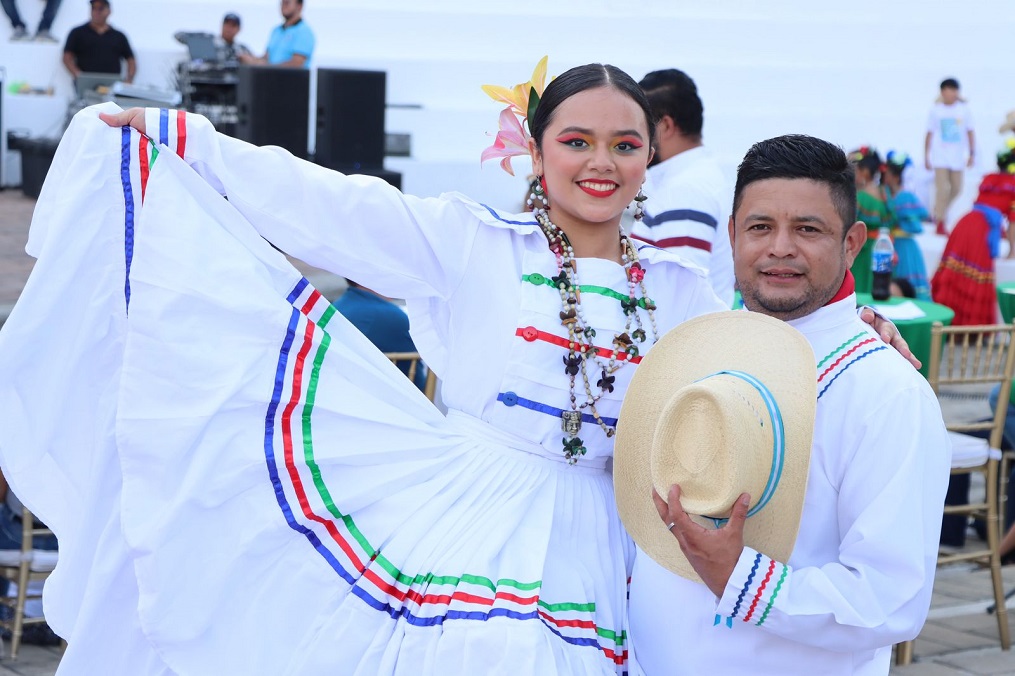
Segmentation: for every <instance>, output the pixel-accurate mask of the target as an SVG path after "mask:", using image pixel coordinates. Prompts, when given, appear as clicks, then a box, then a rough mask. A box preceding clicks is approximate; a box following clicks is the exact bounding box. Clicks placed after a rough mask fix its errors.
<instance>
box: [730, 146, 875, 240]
mask: <svg viewBox="0 0 1015 676" xmlns="http://www.w3.org/2000/svg"><path fill="white" fill-rule="evenodd" d="M770 178H803V179H809V180H811V181H817V182H819V183H824V184H825V185H827V186H828V190H829V192H830V193H831V197H832V204H833V205H834V207H835V210H836V212H838V214H839V217H840V218H842V224H843V228H842V236H843V238H845V236H846V232H847V231H848V230H849V228H850V226H851V225H853V223H854V222H856V179H855V177H854V175H853V168H852V167H851V166H850V164H849V161H848V160H847V159H846V153H844V152H843V151H842V148H840V147H839V146H837V145H835V144H834V143H829V142H828V141H823V140H821V139H819V138H814V137H813V136H805V135H803V134H789V135H786V136H777V137H776V138H770V139H768V140H767V141H761V142H760V143H755V144H754V145H753V146H751V149H750V150H748V151H747V154H746V155H744V161H743V162H741V163H740V166H739V167H737V184H736V187H735V188H734V190H733V214H734V215H736V213H737V209H739V208H740V201H741V199H742V198H743V194H744V190H745V189H746V188H747V186H749V185H750V184H751V183H754V182H756V181H764V180H766V179H770Z"/></svg>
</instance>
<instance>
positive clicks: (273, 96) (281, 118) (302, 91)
mask: <svg viewBox="0 0 1015 676" xmlns="http://www.w3.org/2000/svg"><path fill="white" fill-rule="evenodd" d="M236 115H237V120H236V138H238V139H242V140H244V141H247V142H249V143H253V144H254V145H258V146H281V147H282V148H285V149H286V150H288V151H289V152H291V153H292V154H293V155H295V156H296V157H300V158H303V159H306V157H307V143H308V140H309V132H310V123H309V117H310V71H309V70H307V69H305V68H276V67H271V66H241V67H240V68H239V70H238V71H237V80H236Z"/></svg>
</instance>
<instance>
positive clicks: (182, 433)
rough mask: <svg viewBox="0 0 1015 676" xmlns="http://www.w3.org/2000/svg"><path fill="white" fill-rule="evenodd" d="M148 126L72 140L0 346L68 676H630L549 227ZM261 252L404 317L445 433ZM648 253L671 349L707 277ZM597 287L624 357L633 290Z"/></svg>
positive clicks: (610, 547) (620, 584)
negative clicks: (363, 289)
mask: <svg viewBox="0 0 1015 676" xmlns="http://www.w3.org/2000/svg"><path fill="white" fill-rule="evenodd" d="M147 128H148V137H145V136H142V135H140V134H138V133H136V132H133V131H132V130H130V129H123V130H120V129H111V128H109V127H107V126H106V125H105V124H104V123H102V122H101V121H99V119H98V118H97V109H96V108H92V109H87V110H85V111H83V112H82V113H80V114H79V115H78V116H77V117H76V118H75V119H74V121H73V123H72V125H71V127H70V129H69V131H68V132H67V134H66V135H65V137H64V140H63V142H62V143H61V146H60V148H59V150H58V152H57V155H56V158H55V161H54V165H53V170H52V171H51V174H50V176H49V177H48V178H47V181H46V184H45V187H44V190H43V195H42V198H41V200H40V202H39V205H38V208H37V211H36V215H35V219H34V222H33V227H32V233H31V238H30V242H29V250H30V252H31V253H33V255H36V256H37V257H38V263H37V265H36V268H35V270H34V272H33V274H32V277H31V279H30V280H29V283H28V285H27V287H26V289H25V291H24V294H23V295H22V297H21V299H20V300H19V302H18V304H17V306H16V307H15V309H14V311H13V313H12V315H11V317H10V320H9V321H8V324H7V326H5V327H4V329H3V331H2V333H0V410H2V411H3V412H4V417H5V419H4V424H3V425H2V426H0V454H2V460H3V467H4V470H5V472H6V473H7V475H8V477H9V479H10V482H11V484H12V486H13V487H14V490H15V491H16V492H17V493H18V495H20V496H21V497H22V498H23V499H24V501H25V503H26V504H28V505H29V506H30V508H31V509H33V510H35V512H36V513H37V514H38V515H39V516H40V518H42V519H43V520H44V521H45V522H46V523H48V524H49V525H50V526H51V527H52V528H53V529H54V531H56V533H57V535H58V537H59V540H60V547H61V551H60V563H59V565H58V567H57V570H56V573H55V574H54V576H53V577H52V578H51V579H50V582H49V585H48V586H47V590H46V599H45V607H46V614H47V617H48V618H49V621H50V623H51V624H52V626H53V627H54V629H55V630H56V631H57V632H58V633H59V634H60V635H62V636H64V637H66V638H67V639H68V641H69V648H68V650H67V653H66V656H65V658H64V661H63V664H62V665H61V673H68V674H94V673H122V674H127V673H129V674H163V673H166V674H168V673H180V674H272V675H275V674H324V673H330V674H364V675H365V674H371V675H372V674H413V675H416V674H550V673H560V674H615V673H622V672H624V671H625V670H626V655H627V635H626V627H627V619H626V604H627V600H626V597H627V580H628V576H629V572H630V568H631V563H632V545H631V543H630V542H629V540H628V538H627V536H626V534H625V533H624V530H623V527H622V526H621V524H620V521H619V519H618V517H617V514H616V510H615V507H614V501H613V492H612V491H613V489H612V480H611V475H610V472H609V467H608V461H609V458H610V456H611V453H612V440H610V439H607V438H606V436H605V434H604V433H603V432H602V430H600V429H599V427H598V426H597V425H595V424H594V423H591V422H589V421H588V420H587V421H586V422H585V424H584V426H583V428H582V431H581V436H582V438H583V439H584V441H585V445H586V447H587V448H588V454H587V455H586V456H585V457H583V458H582V459H581V460H580V462H579V463H578V464H577V466H569V465H568V464H566V463H565V461H564V457H563V452H562V448H561V439H562V436H563V434H562V432H561V427H560V418H559V414H560V409H561V408H563V407H565V406H567V405H568V401H569V399H568V378H567V376H566V375H565V373H564V366H563V362H562V357H563V356H564V355H565V354H566V347H565V346H564V345H562V340H563V337H564V336H566V333H565V332H564V329H563V327H562V326H561V324H560V320H559V317H558V313H559V311H560V309H561V308H560V297H559V294H558V292H557V291H556V290H555V289H554V288H552V286H550V285H549V283H548V281H547V280H548V279H549V278H550V277H552V276H553V275H555V274H556V273H557V270H556V262H555V259H554V256H553V255H552V253H551V252H550V251H549V250H548V248H547V242H546V239H545V237H544V236H543V234H542V233H541V232H540V230H539V228H538V226H537V224H536V223H535V221H534V220H533V219H532V217H531V216H530V215H527V214H523V215H505V214H503V213H501V212H500V211H498V210H496V209H492V208H490V207H487V206H484V205H481V204H478V203H475V202H473V201H470V200H468V199H466V198H464V197H461V196H458V195H448V196H444V197H441V198H437V199H418V198H413V197H410V196H405V195H402V194H400V193H399V192H398V191H396V190H394V189H393V188H391V187H390V186H388V185H387V184H386V183H384V182H382V181H380V180H378V179H373V178H368V177H358V176H349V177H346V176H341V175H339V174H336V173H334V172H331V171H327V170H324V169H322V168H320V167H317V166H314V165H311V164H308V163H305V162H302V161H298V160H295V159H293V158H292V157H291V156H289V155H288V154H286V153H284V152H282V151H280V150H278V149H270V148H256V147H254V146H250V145H247V144H245V143H242V142H240V141H236V140H234V139H230V138H227V137H224V136H221V135H219V134H217V133H216V132H215V131H214V130H213V129H212V128H211V126H210V125H209V124H208V122H207V121H206V120H204V119H203V118H200V117H197V116H193V115H190V114H184V113H182V112H177V111H159V110H150V111H149V112H148V114H147ZM149 137H150V138H149ZM181 158H182V159H181ZM188 165H189V166H188ZM221 195H226V196H227V197H228V200H226V199H222V197H221ZM262 237H263V238H265V239H267V240H268V241H270V242H271V243H273V244H275V245H276V246H277V247H278V248H280V249H282V250H284V251H286V252H288V253H290V254H293V255H295V256H297V257H299V258H302V259H304V260H306V261H307V262H309V263H311V264H313V265H316V266H319V267H322V268H326V269H329V270H332V271H334V272H336V273H338V274H341V275H344V276H346V277H350V278H354V279H356V280H358V281H360V282H361V283H363V284H365V285H366V286H368V287H370V288H372V289H374V290H376V291H378V292H380V293H382V294H385V295H388V296H393V297H400V298H406V299H407V306H408V310H409V313H410V317H411V320H412V327H413V329H412V330H413V337H414V339H415V342H416V345H417V346H418V348H419V350H420V352H421V353H422V356H423V357H424V359H425V360H426V362H427V363H428V364H429V365H430V366H431V367H432V368H433V369H434V370H435V371H436V372H437V373H438V374H439V376H440V377H441V379H442V382H443V398H444V401H445V403H446V404H447V406H448V408H449V413H448V415H447V417H445V416H443V415H441V414H440V413H439V412H438V411H437V409H436V408H434V407H433V406H432V405H431V404H430V402H428V401H427V400H426V399H425V398H424V397H423V396H422V395H421V394H420V392H419V391H418V390H417V389H416V388H415V387H414V386H413V385H412V383H411V382H409V380H408V379H406V378H405V376H404V375H403V374H402V373H401V372H400V371H398V370H397V369H396V368H395V367H394V366H392V365H391V364H390V363H389V362H388V361H387V359H385V358H384V357H383V356H382V355H381V354H380V353H378V352H377V351H376V350H375V349H374V348H373V346H372V345H370V344H369V343H368V342H367V340H366V339H365V338H364V337H363V336H362V335H361V334H359V333H358V332H357V331H356V330H355V329H354V328H352V327H351V326H350V325H349V324H348V323H347V322H346V321H345V320H344V319H343V318H342V317H341V316H340V315H338V314H336V313H335V312H334V311H333V309H332V308H331V306H330V305H329V304H328V302H327V300H326V299H324V298H323V297H321V295H320V294H319V293H317V292H316V291H315V290H314V289H313V288H312V287H311V286H310V285H309V284H308V283H307V281H306V279H304V278H302V277H301V275H300V273H299V272H297V271H296V270H295V269H294V268H293V267H292V266H291V265H290V264H289V263H288V262H287V261H286V259H285V258H284V256H282V254H280V253H279V252H278V251H276V250H274V249H273V248H272V246H270V245H269V244H268V242H267V241H265V239H262ZM640 255H641V259H642V262H643V265H644V267H645V269H646V280H645V283H646V286H647V288H648V290H649V293H650V294H651V295H652V297H653V299H654V300H655V301H656V303H657V305H658V310H657V312H656V318H657V322H658V326H659V328H660V330H663V331H665V330H666V329H668V328H671V327H673V326H674V325H676V324H677V323H679V322H681V321H683V320H685V319H687V318H690V317H694V316H697V315H699V314H703V313H705V312H709V311H714V310H719V309H722V307H721V303H720V302H719V301H718V300H717V299H716V298H715V296H714V295H713V294H712V292H711V290H710V288H709V284H708V282H707V280H706V279H705V277H704V276H703V275H702V273H701V272H700V271H697V270H696V269H692V268H689V267H685V266H684V265H682V264H681V263H680V262H679V261H678V260H677V259H676V258H674V257H673V256H671V255H670V254H666V253H665V252H662V251H660V250H657V249H654V248H651V247H647V246H643V247H642V248H641V250H640ZM579 271H580V278H581V281H582V290H583V293H582V296H581V302H582V305H583V308H584V310H585V313H586V316H587V318H588V319H589V321H590V323H591V324H592V325H593V326H594V327H595V328H596V330H597V332H598V337H597V339H596V342H597V343H598V344H599V345H600V346H601V347H605V348H607V349H608V348H609V347H610V339H611V338H612V336H613V335H614V334H615V333H618V332H620V331H622V330H623V328H624V323H625V318H624V314H623V312H622V310H621V304H620V300H619V299H620V298H621V297H623V296H626V294H627V281H626V277H625V273H624V270H623V268H622V267H621V266H619V265H616V264H614V263H612V262H608V261H603V260H592V259H589V260H585V259H583V260H580V261H579ZM639 312H642V313H644V311H643V310H639ZM644 319H645V323H646V326H647V324H648V322H647V317H644ZM634 361H635V362H637V361H638V360H637V359H636V360H634ZM636 368H637V365H636V364H635V363H632V364H628V365H627V366H625V367H624V368H623V369H622V370H621V371H620V372H619V373H618V374H617V375H618V377H617V380H616V389H615V390H614V392H613V393H612V394H607V395H606V396H605V397H604V399H603V400H602V401H601V402H600V404H599V410H600V412H601V414H603V415H604V416H605V417H606V418H608V419H609V418H616V416H617V413H618V411H619V408H620V403H621V400H622V397H623V394H624V391H625V389H626V386H627V383H628V381H629V379H630V377H631V374H632V373H633V371H634V370H635V369H636ZM579 386H580V380H579Z"/></svg>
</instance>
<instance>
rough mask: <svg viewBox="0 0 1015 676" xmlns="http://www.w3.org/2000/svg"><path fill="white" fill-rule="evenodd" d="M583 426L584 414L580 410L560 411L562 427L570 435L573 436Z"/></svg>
mask: <svg viewBox="0 0 1015 676" xmlns="http://www.w3.org/2000/svg"><path fill="white" fill-rule="evenodd" d="M581 428H582V414H581V413H580V412H578V411H561V412H560V429H562V430H564V433H565V434H567V435H568V436H570V437H573V436H575V435H577V434H578V432H580V431H581Z"/></svg>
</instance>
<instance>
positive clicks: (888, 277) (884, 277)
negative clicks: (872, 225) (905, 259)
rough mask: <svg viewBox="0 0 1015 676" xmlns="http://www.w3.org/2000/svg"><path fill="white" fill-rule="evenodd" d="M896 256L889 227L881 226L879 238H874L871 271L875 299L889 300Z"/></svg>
mask: <svg viewBox="0 0 1015 676" xmlns="http://www.w3.org/2000/svg"><path fill="white" fill-rule="evenodd" d="M894 256H895V247H894V246H892V238H891V236H890V235H889V233H888V228H881V230H879V231H878V238H877V239H876V240H874V249H873V250H872V251H871V271H872V272H873V273H874V283H873V285H872V286H871V297H872V298H874V300H888V298H889V296H891V295H892V258H893V257H894Z"/></svg>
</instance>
